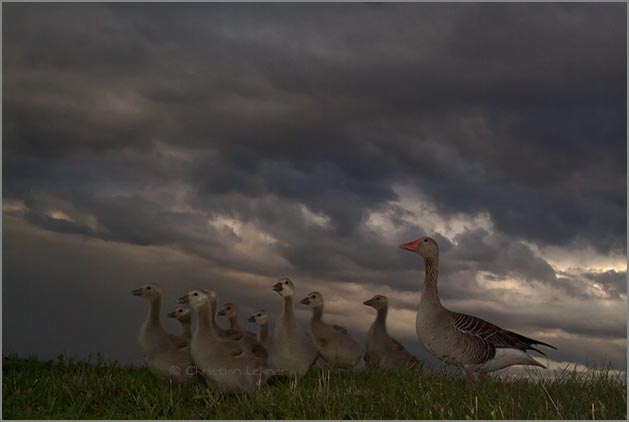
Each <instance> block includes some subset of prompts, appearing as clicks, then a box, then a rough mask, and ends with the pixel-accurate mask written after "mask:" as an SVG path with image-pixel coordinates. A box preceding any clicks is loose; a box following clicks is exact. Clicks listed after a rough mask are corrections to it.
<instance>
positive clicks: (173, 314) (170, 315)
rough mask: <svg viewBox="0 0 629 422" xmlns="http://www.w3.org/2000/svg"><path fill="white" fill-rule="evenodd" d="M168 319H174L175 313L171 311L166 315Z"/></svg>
mask: <svg viewBox="0 0 629 422" xmlns="http://www.w3.org/2000/svg"><path fill="white" fill-rule="evenodd" d="M166 316H167V317H168V318H174V317H176V316H177V312H176V311H172V312H171V313H169V314H168V315H166Z"/></svg>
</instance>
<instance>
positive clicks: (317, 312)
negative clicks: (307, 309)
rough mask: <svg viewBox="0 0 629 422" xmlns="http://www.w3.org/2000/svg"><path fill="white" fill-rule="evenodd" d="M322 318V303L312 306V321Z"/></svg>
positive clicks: (318, 320)
mask: <svg viewBox="0 0 629 422" xmlns="http://www.w3.org/2000/svg"><path fill="white" fill-rule="evenodd" d="M322 318H323V305H319V306H317V307H315V308H312V322H320V321H321V319H322Z"/></svg>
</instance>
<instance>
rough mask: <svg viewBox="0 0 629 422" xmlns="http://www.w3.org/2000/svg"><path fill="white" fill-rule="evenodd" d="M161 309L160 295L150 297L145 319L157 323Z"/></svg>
mask: <svg viewBox="0 0 629 422" xmlns="http://www.w3.org/2000/svg"><path fill="white" fill-rule="evenodd" d="M161 310H162V297H161V296H158V297H154V298H151V301H150V306H149V313H148V316H147V317H146V319H147V321H149V322H152V323H156V324H157V323H159V322H160V317H159V315H160V312H161Z"/></svg>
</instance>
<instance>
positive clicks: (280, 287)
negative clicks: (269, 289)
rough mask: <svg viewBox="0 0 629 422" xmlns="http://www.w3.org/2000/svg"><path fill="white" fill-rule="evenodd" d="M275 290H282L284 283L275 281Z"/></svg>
mask: <svg viewBox="0 0 629 422" xmlns="http://www.w3.org/2000/svg"><path fill="white" fill-rule="evenodd" d="M273 290H275V291H276V292H281V291H282V283H280V282H279V281H278V282H277V283H275V284H274V285H273Z"/></svg>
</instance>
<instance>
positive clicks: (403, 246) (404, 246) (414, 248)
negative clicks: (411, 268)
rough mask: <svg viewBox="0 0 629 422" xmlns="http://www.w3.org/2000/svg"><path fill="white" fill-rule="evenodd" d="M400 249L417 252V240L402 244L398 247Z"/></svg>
mask: <svg viewBox="0 0 629 422" xmlns="http://www.w3.org/2000/svg"><path fill="white" fill-rule="evenodd" d="M400 249H406V250H407V251H411V252H417V251H418V250H419V239H417V240H415V241H413V242H408V243H402V244H401V245H400Z"/></svg>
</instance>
